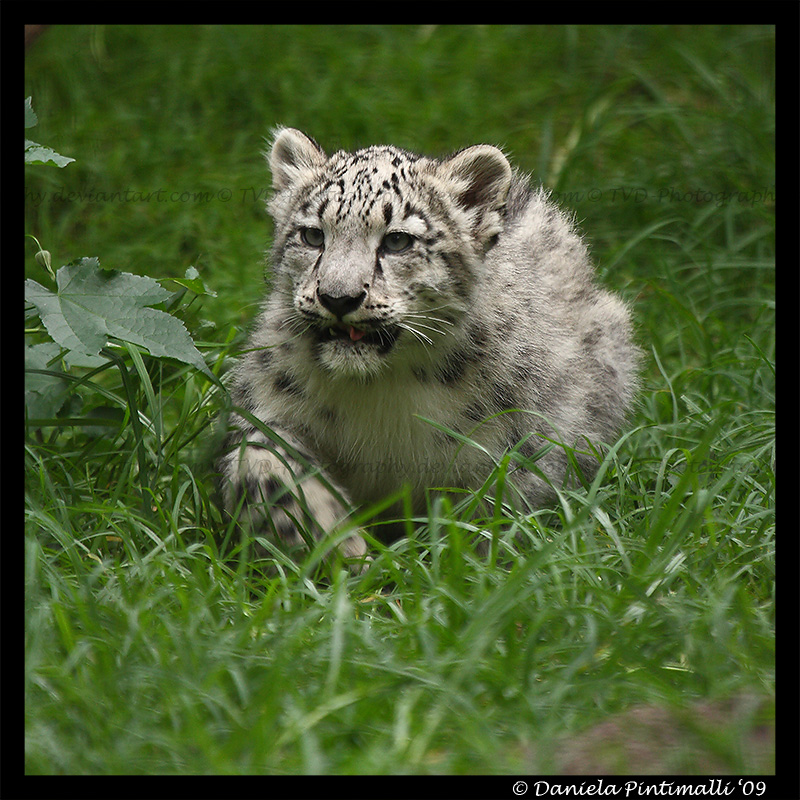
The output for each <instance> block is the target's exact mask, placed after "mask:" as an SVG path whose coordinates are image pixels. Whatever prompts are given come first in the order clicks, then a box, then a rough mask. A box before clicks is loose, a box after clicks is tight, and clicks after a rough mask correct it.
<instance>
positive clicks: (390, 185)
mask: <svg viewBox="0 0 800 800" xmlns="http://www.w3.org/2000/svg"><path fill="white" fill-rule="evenodd" d="M270 165H271V168H272V175H273V186H274V189H275V195H274V197H273V199H272V200H271V202H270V205H269V209H270V213H271V214H272V216H273V218H274V220H275V245H274V268H275V288H274V291H277V292H280V293H281V295H282V297H283V299H284V300H285V303H286V307H287V309H286V310H287V324H288V325H290V326H291V328H292V329H293V330H296V331H297V332H298V333H300V335H302V336H306V337H310V338H311V339H312V340H313V348H312V353H313V355H314V358H315V360H316V361H317V363H318V364H319V365H320V366H321V367H322V368H323V369H325V370H328V371H329V372H331V373H333V374H336V375H341V376H360V377H369V376H373V375H375V374H377V373H379V372H380V371H381V370H383V369H385V368H386V367H387V365H388V364H390V363H392V362H396V361H397V360H399V359H401V358H403V354H404V353H405V354H410V357H411V358H413V357H414V354H415V353H416V354H419V353H420V352H424V351H425V350H426V349H430V348H435V347H437V345H438V344H439V343H440V342H441V341H442V339H443V338H444V337H447V335H448V331H449V329H451V328H452V326H453V325H456V324H458V322H459V321H460V320H461V318H462V317H463V316H464V314H465V313H466V312H467V310H468V309H469V307H470V304H471V302H472V299H473V294H474V291H475V289H476V285H477V283H478V281H479V270H480V268H481V264H482V258H483V254H484V252H485V249H486V248H487V247H488V246H489V245H490V244H491V242H492V241H493V239H494V238H496V236H497V234H498V233H499V232H500V229H501V227H502V211H503V204H504V202H505V196H506V193H507V191H508V186H509V183H510V180H511V170H510V167H509V165H508V162H507V161H506V159H505V157H504V156H503V154H502V153H501V152H500V151H499V150H497V149H496V148H494V147H490V146H488V145H478V146H477V147H472V148H469V149H467V150H464V151H462V152H460V153H457V154H456V155H455V156H453V157H452V158H451V159H449V160H447V161H443V162H439V161H433V160H430V159H427V158H423V157H420V156H416V155H414V154H411V153H407V152H405V151H403V150H399V149H397V148H395V147H370V148H368V149H365V150H359V151H358V152H356V153H353V154H350V153H345V152H338V153H336V154H334V155H333V156H331V157H330V158H328V157H327V156H326V155H325V153H324V152H323V151H322V150H321V149H320V148H319V146H318V145H317V144H316V143H315V142H313V141H312V140H311V139H309V138H308V137H307V136H305V135H304V134H302V133H300V132H299V131H295V130H293V129H282V130H281V131H279V132H278V135H277V137H276V140H275V143H274V145H273V148H272V152H271V155H270Z"/></svg>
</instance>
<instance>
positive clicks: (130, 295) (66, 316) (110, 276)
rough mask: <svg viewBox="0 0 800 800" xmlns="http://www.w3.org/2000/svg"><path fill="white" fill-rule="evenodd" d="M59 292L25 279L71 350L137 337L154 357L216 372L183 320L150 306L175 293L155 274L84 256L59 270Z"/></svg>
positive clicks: (90, 352)
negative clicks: (104, 267)
mask: <svg viewBox="0 0 800 800" xmlns="http://www.w3.org/2000/svg"><path fill="white" fill-rule="evenodd" d="M56 283H57V286H58V291H57V292H51V291H50V290H49V289H46V288H45V287H44V286H41V285H40V284H38V283H37V282H36V281H33V280H27V281H25V299H26V300H27V301H28V302H30V303H33V305H35V306H36V309H37V311H38V312H39V316H40V318H41V320H42V323H43V324H44V325H45V327H46V328H47V332H48V333H49V334H50V336H52V337H53V340H54V341H55V342H56V343H57V344H59V345H61V347H66V348H67V349H69V350H71V351H75V352H77V353H80V354H83V355H86V356H96V355H97V354H98V353H99V352H100V349H101V348H103V347H105V346H106V344H107V343H108V341H109V340H110V339H120V340H122V341H126V342H133V343H134V344H137V345H139V346H141V347H144V348H146V349H147V350H148V352H149V353H150V354H151V355H153V356H166V357H167V358H175V359H177V360H178V361H183V362H184V363H186V364H191V365H192V366H194V367H196V368H197V369H199V370H202V371H203V372H204V373H206V375H211V372H210V371H209V369H208V367H207V366H206V363H205V361H203V357H202V356H201V355H200V352H199V351H198V350H197V348H196V347H195V346H194V343H193V342H192V339H191V337H190V336H189V333H188V332H187V330H186V328H185V327H184V325H183V323H182V322H181V321H180V320H179V319H177V318H175V317H173V316H170V315H169V314H165V313H164V312H163V311H159V310H157V309H154V308H147V306H151V305H153V304H154V303H160V302H162V301H164V300H166V299H167V298H168V297H170V292H168V291H167V290H166V289H164V288H163V287H162V286H160V285H159V284H158V283H157V282H156V281H154V280H153V279H152V278H146V277H144V276H141V275H131V274H130V273H127V272H117V271H115V270H102V269H100V264H99V262H98V260H97V259H96V258H83V259H81V260H80V261H78V262H77V263H75V264H68V265H67V266H64V267H61V269H59V270H58V272H57V273H56Z"/></svg>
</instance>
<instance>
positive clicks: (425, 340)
mask: <svg viewBox="0 0 800 800" xmlns="http://www.w3.org/2000/svg"><path fill="white" fill-rule="evenodd" d="M397 327H398V328H402V329H403V330H406V331H408V332H409V333H411V334H413V335H414V336H416V337H417V339H419V341H421V342H422V343H423V344H430V345H432V344H433V339H431V338H430V337H429V336H426V335H425V334H424V333H422V332H420V331H418V330H417V329H416V328H414V327H412V326H411V325H408V324H406V323H403V322H398V323H397Z"/></svg>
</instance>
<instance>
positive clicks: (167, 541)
mask: <svg viewBox="0 0 800 800" xmlns="http://www.w3.org/2000/svg"><path fill="white" fill-rule="evenodd" d="M75 54H80V55H79V56H76V55H75ZM773 56H774V33H773V31H772V29H770V28H764V27H711V26H703V27H696V28H685V29H680V30H677V29H675V28H662V27H659V28H640V27H609V28H605V27H595V28H583V27H577V28H576V27H569V28H539V27H506V26H498V27H484V26H476V27H436V26H430V27H383V26H377V27H370V28H351V27H346V28H340V29H331V28H316V29H314V28H307V27H298V28H239V27H197V28H195V27H169V28H159V27H155V28H153V27H147V28H137V27H102V26H101V27H96V28H91V27H82V26H74V27H56V28H53V29H51V30H50V31H48V32H47V33H46V34H45V35H44V36H43V37H42V38H41V40H40V41H39V42H37V44H36V45H35V46H34V48H33V49H32V50H31V52H30V53H29V55H28V60H27V63H26V76H25V78H26V96H27V95H32V96H33V103H34V108H35V109H36V111H37V113H38V114H39V118H40V125H39V127H38V128H36V129H35V132H36V135H35V136H34V137H33V138H35V139H36V140H37V141H40V142H41V143H43V144H46V145H48V146H50V147H53V148H54V149H55V150H57V151H58V152H59V153H61V154H63V155H66V156H71V157H73V158H75V159H76V162H75V163H73V164H70V165H69V166H68V167H66V168H65V169H62V170H58V169H54V168H46V167H41V166H38V167H28V168H27V169H26V231H25V232H26V233H30V234H34V235H35V236H36V237H37V238H38V239H39V241H40V242H41V243H42V245H43V247H45V248H47V249H49V250H50V251H51V252H52V253H53V266H54V267H57V266H60V265H61V264H63V263H66V262H68V261H70V260H72V259H74V258H77V257H80V256H98V257H99V258H100V261H101V263H102V264H103V265H104V266H107V267H114V268H117V269H123V270H126V271H130V272H134V273H139V274H146V275H149V276H151V277H155V278H159V279H161V278H167V277H178V276H182V275H183V273H184V272H185V270H186V268H187V267H188V266H190V265H195V266H197V268H198V269H199V270H200V274H201V277H202V278H203V280H204V281H205V283H206V285H207V286H208V287H209V288H210V289H212V290H213V291H215V292H216V297H207V298H202V299H198V300H196V301H194V302H192V303H190V304H185V305H184V307H183V308H182V309H181V311H180V313H181V315H182V316H183V318H184V319H185V320H186V324H187V327H188V328H189V330H190V331H191V332H192V333H193V335H194V337H195V340H196V342H197V343H198V346H199V347H200V349H201V350H202V351H203V352H204V354H205V355H206V357H207V361H208V362H209V364H210V365H211V366H212V368H213V369H214V371H215V372H217V373H218V374H221V373H222V372H223V371H224V369H225V368H227V366H228V365H229V363H230V360H231V358H232V357H233V356H234V355H235V353H236V351H237V348H238V347H239V346H241V344H242V342H243V335H244V332H245V331H246V326H247V323H248V321H249V320H250V319H251V318H252V316H253V314H254V312H255V309H256V307H257V303H258V300H259V298H260V295H261V292H262V272H263V265H262V255H261V254H262V253H263V251H264V249H265V246H266V244H267V241H268V226H267V222H266V217H265V213H264V210H263V191H264V190H265V188H266V187H267V186H268V176H267V172H266V167H265V165H264V163H263V160H262V158H261V156H260V154H259V151H260V150H261V149H263V147H264V142H263V137H264V136H265V135H266V134H267V133H268V130H269V128H270V127H272V126H274V125H276V124H279V123H280V124H290V125H295V126H297V127H300V128H302V129H304V130H307V131H308V132H309V133H310V134H312V135H313V136H314V137H315V138H317V139H318V140H319V141H320V142H321V143H323V145H324V146H327V147H329V148H330V149H333V148H334V147H336V146H345V147H353V146H357V145H362V144H368V143H374V142H392V143H394V144H398V145H401V146H405V147H409V148H413V149H415V150H419V151H423V152H427V153H431V154H438V153H443V152H447V151H451V150H454V149H457V148H459V147H462V146H465V145H467V144H471V143H475V142H482V141H488V142H492V143H499V144H502V145H504V146H505V147H506V149H507V150H508V152H509V153H510V154H511V156H512V158H513V159H514V161H515V163H517V164H518V165H519V166H521V167H522V168H523V169H525V170H528V171H531V172H533V173H534V174H535V177H536V178H537V179H539V180H541V181H543V182H545V183H546V184H547V185H549V186H551V187H552V188H554V189H555V190H556V192H557V193H558V196H560V197H561V198H562V202H563V203H564V204H565V205H567V206H568V207H570V208H572V209H574V210H575V212H576V215H577V217H578V219H579V220H580V224H581V227H582V229H583V230H584V231H585V233H586V236H587V240H588V241H589V242H590V244H591V247H592V251H593V253H594V256H595V259H596V261H597V264H598V270H599V273H600V275H601V276H602V279H603V281H604V282H605V283H606V284H607V285H609V286H610V287H612V288H613V289H615V290H617V291H619V292H620V293H621V294H622V295H623V296H625V297H626V298H627V299H628V300H630V301H631V303H632V304H633V306H634V308H635V313H636V318H637V325H638V339H639V342H640V344H641V346H642V347H643V349H644V351H645V354H646V356H647V358H646V363H645V369H644V375H643V387H642V391H641V395H640V400H639V404H638V406H637V409H636V411H635V414H634V415H633V418H632V420H631V424H630V427H629V429H628V431H627V432H626V433H627V436H626V437H625V438H624V440H623V441H622V442H621V444H620V446H619V447H618V448H616V449H614V450H613V451H612V453H611V454H610V455H609V457H608V459H607V460H606V462H605V463H604V466H603V470H602V480H598V481H596V482H595V483H593V484H592V486H591V487H589V488H584V489H581V490H579V491H572V492H565V493H564V494H563V495H562V497H561V499H560V502H559V503H558V504H556V505H555V506H554V507H553V508H550V509H542V510H540V511H538V512H537V513H535V514H533V515H532V516H527V517H524V516H519V515H515V514H513V513H511V512H506V511H503V512H502V513H499V514H498V515H495V516H494V517H492V518H491V519H485V520H484V519H480V518H477V519H476V518H475V517H474V515H472V514H470V513H467V510H465V506H467V505H469V504H468V503H462V504H461V505H458V504H457V505H455V506H451V505H448V504H446V503H440V504H438V505H435V506H434V507H433V508H432V509H431V514H430V516H429V518H426V519H420V520H417V521H416V522H415V523H414V525H415V526H416V527H417V529H418V530H417V535H415V536H414V537H413V538H411V539H407V540H404V541H401V542H398V543H397V544H396V545H394V546H393V547H391V548H385V547H381V546H380V545H378V544H377V543H376V544H375V546H374V548H373V549H374V555H375V561H374V563H373V565H372V566H371V567H370V569H369V570H368V571H367V572H366V573H364V574H363V575H359V576H352V575H350V573H349V572H348V571H347V570H346V569H344V568H343V566H342V565H341V563H337V562H336V561H335V560H333V561H326V560H321V559H320V558H319V554H317V553H314V554H312V555H311V556H308V557H305V558H301V559H300V560H299V561H297V562H293V561H291V560H289V559H278V560H277V561H276V562H275V565H273V567H272V569H271V570H269V571H267V572H266V573H265V572H264V571H263V570H262V569H260V568H259V565H258V564H254V563H253V562H252V560H250V559H248V558H247V553H246V552H244V551H241V552H240V553H239V555H238V556H237V555H235V554H234V556H233V557H232V558H227V559H225V558H223V557H222V556H221V555H220V549H219V543H220V541H221V540H223V539H225V537H226V535H227V534H229V533H230V531H229V529H228V528H227V526H226V523H225V521H224V518H223V516H222V514H221V512H220V510H219V508H218V505H217V503H216V499H215V496H214V487H213V481H212V480H211V478H210V463H209V459H210V453H211V452H212V450H213V445H214V442H215V440H216V436H217V435H218V434H217V432H216V431H215V428H214V420H215V417H216V415H217V413H218V412H219V410H220V409H221V408H222V407H223V405H224V399H223V398H222V397H221V396H220V393H219V391H218V389H216V388H215V387H214V386H213V385H212V384H211V383H210V381H208V380H207V379H206V378H205V377H203V376H202V375H200V374H199V373H197V372H194V371H192V370H190V369H189V368H185V367H183V366H181V365H178V364H177V363H165V362H158V361H156V360H153V359H150V358H149V357H147V356H145V357H144V359H143V361H141V362H139V363H136V361H135V360H132V359H131V357H130V356H129V355H126V354H125V353H124V351H122V350H120V351H119V355H120V357H121V362H122V363H124V364H126V365H127V371H128V377H129V380H130V381H131V382H132V384H133V385H134V387H135V391H136V398H135V399H136V403H137V405H138V408H139V413H140V420H141V422H142V429H143V430H144V435H143V437H142V438H141V440H139V441H137V440H136V437H135V430H134V428H133V426H131V425H130V403H129V397H128V396H127V395H126V393H125V391H124V389H123V385H122V382H121V376H120V371H119V369H118V368H116V367H114V366H111V367H109V368H107V369H101V370H100V371H98V372H95V373H91V372H90V371H89V370H88V369H84V370H80V369H78V368H73V369H72V370H71V371H70V374H71V375H73V376H75V377H80V376H82V375H84V376H86V378H85V380H83V381H82V382H75V383H74V384H73V388H74V392H73V395H72V398H71V400H70V402H69V403H68V405H67V406H66V407H65V409H64V410H63V412H62V416H63V419H62V420H61V421H60V422H59V423H58V424H55V425H49V426H46V427H43V428H41V429H33V428H31V429H29V430H28V432H27V437H26V539H25V541H26V553H25V555H26V558H25V581H26V595H25V616H26V641H25V656H26V671H25V714H26V746H25V752H26V760H25V769H26V772H27V773H29V774H75V773H78V774H87V773H97V774H121V773H133V774H139V773H226V774H236V773H258V774H297V773H336V774H355V773H378V774H397V773H408V774H420V773H424V774H435V773H445V774H451V775H455V774H467V773H491V774H495V773H496V774H500V773H516V774H530V773H533V772H535V771H537V770H541V771H551V770H557V769H559V763H560V762H559V753H560V749H561V744H560V743H562V742H564V741H570V739H571V737H574V736H575V735H576V734H577V733H578V732H581V731H583V730H584V729H587V728H589V729H591V726H593V725H594V724H596V723H598V722H601V721H603V720H608V719H615V718H616V715H617V714H619V713H620V712H624V711H625V710H626V709H630V708H632V707H635V706H638V705H651V706H659V707H669V708H673V707H678V708H684V707H689V706H690V705H691V704H692V703H694V702H698V701H706V700H708V701H717V700H725V699H727V698H736V697H741V696H750V695H752V696H756V697H764V698H766V700H765V710H764V711H763V712H761V716H759V718H758V720H755V721H753V720H751V723H752V724H753V725H755V724H756V723H757V722H763V721H764V719H767V720H768V719H769V717H770V715H771V714H773V713H774V701H772V700H770V698H771V697H772V696H773V694H774V619H775V614H774V604H773V596H774V566H775V562H774V489H775V477H774V441H775V437H774V385H775V380H774V378H775V376H774V352H775V332H774V277H775V271H774V180H775V176H774V153H773V139H772V137H773V133H774V107H773V106H774V69H773ZM159 189H163V190H164V191H165V192H166V193H168V194H169V193H172V192H177V193H178V194H177V195H175V196H174V198H173V199H172V200H168V201H166V202H160V201H158V200H157V199H151V200H150V202H144V201H138V200H136V199H133V197H132V196H131V195H128V199H127V200H122V199H108V197H106V198H105V200H103V199H102V198H101V197H100V195H99V194H98V193H100V192H106V193H111V192H124V191H125V190H131V191H132V192H143V193H146V192H153V193H155V192H157V191H158V190H159ZM69 191H83V192H84V193H87V192H93V193H94V194H93V196H92V197H88V198H86V197H85V198H84V199H83V200H80V199H74V200H73V201H71V202H69V201H65V200H64V199H63V197H64V196H65V195H66V193H67V192H69ZM184 192H186V193H192V192H209V193H211V194H210V197H211V198H212V199H209V200H207V201H204V202H201V201H192V200H191V199H190V195H189V194H186V195H183V193H184ZM722 192H727V193H729V194H728V195H727V199H726V197H724V196H721V195H720V194H719V193H722ZM228 193H229V194H228ZM707 193H708V194H707ZM730 193H733V195H731V194H730ZM259 196H260V199H259ZM98 198H100V199H98ZM34 253H35V248H33V246H32V245H31V246H30V247H29V249H28V259H27V261H26V271H27V274H28V277H31V278H34V279H35V280H37V281H39V282H40V283H42V284H44V285H48V286H50V285H51V283H50V281H49V278H48V277H47V275H46V273H45V272H44V270H43V269H42V268H41V267H39V266H38V265H37V263H36V262H35V260H34ZM30 338H31V340H32V341H47V339H46V337H44V336H43V335H42V334H38V335H32V336H31V337H30ZM92 420H93V421H95V422H98V421H99V422H103V421H105V422H106V423H108V424H106V425H94V424H89V422H90V421H92ZM487 477H489V476H487ZM483 536H490V537H493V547H492V548H491V549H490V555H489V556H488V557H486V556H482V555H479V552H480V550H479V548H478V547H477V542H478V540H479V539H481V538H482V537H483ZM740 734H741V735H740ZM746 735H747V730H742V731H740V732H739V733H737V732H736V730H735V726H733V725H732V724H725V723H724V722H723V723H721V724H719V725H717V726H716V727H715V728H714V729H713V730H710V731H704V732H702V735H701V743H700V745H699V746H698V750H697V753H696V754H695V755H696V759H697V760H696V762H692V761H691V760H690V761H686V760H684V761H681V762H678V766H679V767H680V768H683V769H689V770H692V769H693V770H695V771H699V772H702V771H703V770H704V768H706V766H707V763H708V761H707V759H706V758H705V756H704V751H705V750H707V751H708V752H709V753H713V754H714V756H715V757H716V758H717V759H718V760H719V761H721V763H722V764H723V765H724V768H725V769H727V770H729V771H733V772H746V771H754V770H760V771H769V769H770V766H769V760H768V759H767V760H766V761H765V760H761V761H758V760H756V761H755V762H754V760H753V758H752V757H751V756H749V755H748V752H749V751H748V748H747V747H746V746H744V745H743V742H742V738H741V737H742V736H746ZM644 739H645V740H646V737H644ZM645 744H646V741H645ZM654 746H655V745H654ZM676 757H677V756H676ZM646 766H647V765H646V764H645V765H642V764H639V763H633V764H628V765H627V767H628V769H629V770H630V771H632V772H638V771H641V770H642V769H643V768H646Z"/></svg>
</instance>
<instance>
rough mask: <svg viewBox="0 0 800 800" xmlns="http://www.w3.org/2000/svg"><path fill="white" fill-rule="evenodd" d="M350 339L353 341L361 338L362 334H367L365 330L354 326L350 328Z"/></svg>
mask: <svg viewBox="0 0 800 800" xmlns="http://www.w3.org/2000/svg"><path fill="white" fill-rule="evenodd" d="M349 333H350V340H351V341H353V342H357V341H358V340H359V339H362V338H363V337H364V336H366V335H367V332H366V331H357V330H356V329H355V328H353V327H351V328H350V331H349Z"/></svg>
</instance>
